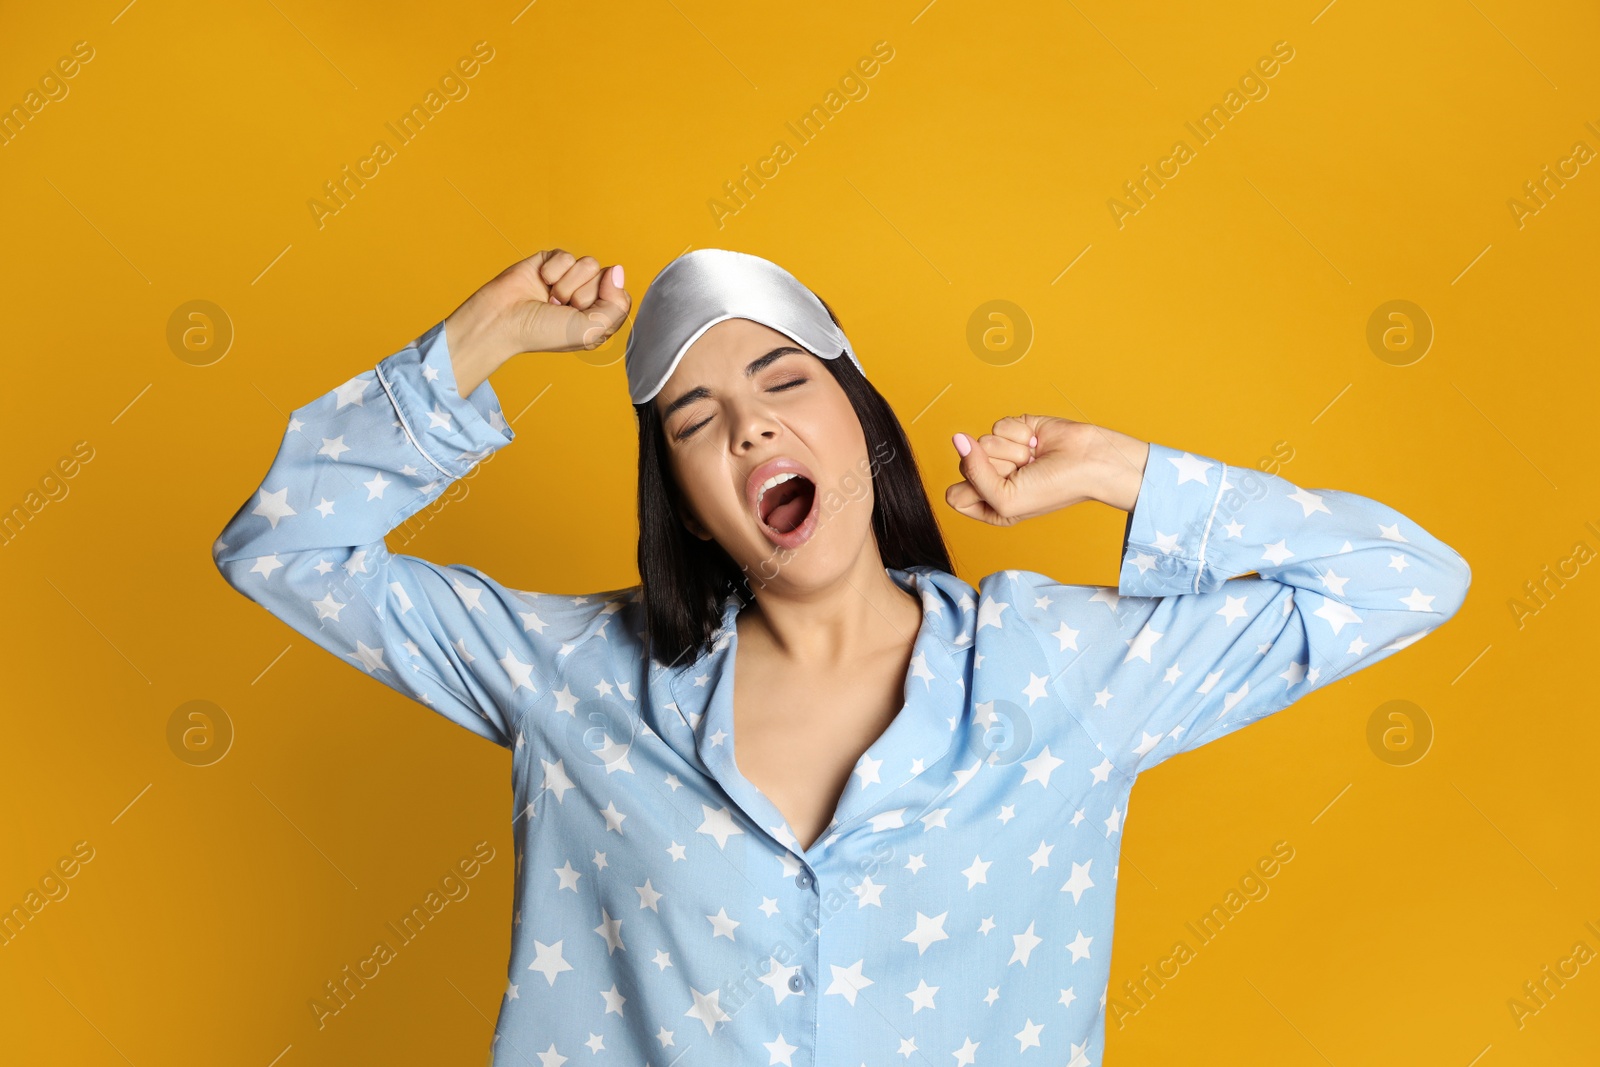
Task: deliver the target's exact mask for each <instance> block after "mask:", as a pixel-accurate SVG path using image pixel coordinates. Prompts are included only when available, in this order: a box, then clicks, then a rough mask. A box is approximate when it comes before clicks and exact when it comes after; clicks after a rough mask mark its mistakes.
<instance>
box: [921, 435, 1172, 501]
mask: <svg viewBox="0 0 1600 1067" xmlns="http://www.w3.org/2000/svg"><path fill="white" fill-rule="evenodd" d="M955 441H956V451H957V452H958V453H959V452H960V451H961V442H962V441H966V442H969V443H971V445H972V447H971V449H970V451H969V452H968V453H967V455H965V456H964V457H962V459H961V464H960V466H961V473H962V476H963V478H962V480H961V481H959V482H956V483H955V484H954V485H952V486H950V487H949V488H948V489H946V490H945V494H944V497H945V501H946V502H947V503H948V504H949V505H950V506H951V507H953V508H955V509H956V510H957V511H959V512H961V514H963V515H966V516H968V517H970V518H974V519H981V520H982V521H984V522H987V523H990V524H991V525H994V526H1012V525H1015V524H1016V523H1018V522H1021V521H1022V520H1023V519H1031V518H1034V517H1036V516H1039V515H1046V514H1049V513H1050V512H1052V511H1059V510H1060V509H1061V508H1065V507H1071V506H1072V505H1073V504H1077V503H1081V502H1082V501H1085V500H1099V501H1102V502H1103V503H1107V504H1111V505H1112V506H1114V507H1120V508H1122V509H1123V510H1124V511H1131V510H1132V509H1133V505H1134V502H1135V501H1136V500H1137V499H1138V495H1139V484H1140V482H1141V480H1142V478H1143V474H1144V463H1145V459H1146V457H1147V456H1148V455H1149V445H1148V443H1147V442H1144V441H1140V440H1138V439H1137V438H1134V437H1129V436H1128V435H1127V434H1124V433H1118V432H1117V431H1116V430H1111V429H1107V428H1106V427H1103V426H1096V425H1094V424H1093V423H1088V422H1074V421H1073V420H1071V419H1062V418H1057V417H1055V416H1052V415H1012V416H1007V417H1006V418H1003V419H1001V420H1000V421H999V422H997V423H995V424H994V432H993V433H986V434H984V435H983V436H981V437H979V438H978V439H977V440H976V441H973V439H972V438H971V437H969V436H968V435H966V434H957V435H956V438H955Z"/></svg>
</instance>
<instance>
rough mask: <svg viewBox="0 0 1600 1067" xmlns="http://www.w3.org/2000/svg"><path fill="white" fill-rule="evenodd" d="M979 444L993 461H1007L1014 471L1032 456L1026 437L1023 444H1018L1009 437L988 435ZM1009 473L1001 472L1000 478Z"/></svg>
mask: <svg viewBox="0 0 1600 1067" xmlns="http://www.w3.org/2000/svg"><path fill="white" fill-rule="evenodd" d="M995 425H997V426H998V425H999V423H996V424H995ZM978 442H979V443H980V444H982V445H983V450H984V451H985V452H987V453H989V457H990V458H991V459H994V460H1005V461H1006V462H1007V463H1009V464H1011V466H1012V468H1013V469H1014V468H1016V467H1020V466H1022V465H1023V464H1024V463H1026V462H1028V458H1029V456H1030V454H1031V453H1030V452H1029V451H1028V439H1027V438H1026V437H1024V438H1023V439H1022V440H1021V442H1017V441H1014V440H1012V439H1010V438H1008V437H1001V436H998V435H996V434H992V433H986V434H984V435H983V436H982V437H980V438H978ZM1009 473H1010V471H1001V472H1000V476H1001V477H1002V478H1003V477H1005V476H1006V475H1007V474H1009Z"/></svg>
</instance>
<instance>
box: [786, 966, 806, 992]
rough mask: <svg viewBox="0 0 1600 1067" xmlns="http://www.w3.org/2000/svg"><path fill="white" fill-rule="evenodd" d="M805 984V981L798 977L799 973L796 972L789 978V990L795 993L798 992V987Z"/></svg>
mask: <svg viewBox="0 0 1600 1067" xmlns="http://www.w3.org/2000/svg"><path fill="white" fill-rule="evenodd" d="M805 984H806V981H805V979H804V978H801V977H800V972H799V971H796V972H794V973H793V974H791V975H790V976H789V988H790V989H792V990H794V991H795V992H796V993H798V992H800V987H801V986H803V985H805Z"/></svg>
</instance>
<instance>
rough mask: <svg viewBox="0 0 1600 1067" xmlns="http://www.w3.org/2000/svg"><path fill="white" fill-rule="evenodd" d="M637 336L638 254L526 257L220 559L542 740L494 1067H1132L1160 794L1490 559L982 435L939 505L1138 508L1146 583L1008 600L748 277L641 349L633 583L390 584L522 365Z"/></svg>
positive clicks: (985, 510)
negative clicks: (1132, 883)
mask: <svg viewBox="0 0 1600 1067" xmlns="http://www.w3.org/2000/svg"><path fill="white" fill-rule="evenodd" d="M630 309H631V298H630V297H629V295H628V293H627V291H626V290H625V289H624V288H623V276H622V270H621V268H620V266H618V267H613V268H609V269H606V270H602V269H601V268H600V265H599V264H598V262H597V261H596V260H595V259H593V258H592V257H588V256H585V257H582V258H577V257H574V256H573V255H571V254H570V253H567V252H565V251H562V250H559V249H557V250H555V251H553V252H541V253H539V254H537V255H535V256H533V257H531V258H530V259H527V260H524V261H523V262H521V263H518V264H516V265H514V266H512V267H511V268H509V269H508V270H506V271H505V272H504V273H502V274H501V275H500V276H499V277H497V278H495V279H494V280H493V281H491V282H489V283H488V284H487V285H485V286H484V287H483V288H482V289H480V290H479V291H478V292H476V293H474V294H473V295H472V296H471V297H470V298H469V299H468V300H467V301H466V302H465V303H463V304H462V305H461V306H460V307H459V308H457V309H456V310H455V311H454V312H453V313H452V314H451V315H450V316H449V317H448V318H447V319H446V320H444V321H443V322H442V323H440V324H438V325H436V326H434V327H433V328H431V329H429V330H428V331H427V332H426V333H424V334H423V335H422V336H421V337H419V338H418V339H416V340H415V341H413V342H412V343H410V344H408V345H407V346H405V347H404V348H403V349H401V350H400V351H399V352H396V353H394V354H393V355H391V356H389V357H387V358H386V359H383V360H382V361H380V362H379V363H378V364H377V366H376V367H375V368H374V369H373V371H372V372H371V373H370V374H369V373H366V372H363V373H362V374H358V375H357V376H355V377H354V378H352V379H350V380H349V381H347V382H346V383H344V384H343V385H341V386H338V387H337V388H335V389H333V390H331V391H329V392H328V393H326V394H324V395H323V396H321V397H320V398H318V399H316V400H314V401H312V402H311V403H309V404H307V405H305V406H304V407H302V408H300V409H298V410H297V411H296V412H295V413H294V415H293V416H292V418H291V420H290V423H289V433H288V435H287V436H286V437H285V439H284V441H283V443H282V445H281V446H280V448H279V450H278V453H277V456H276V459H275V460H274V462H273V464H272V467H271V469H270V470H269V471H268V473H267V476H266V478H265V479H264V480H263V482H262V484H261V486H260V488H259V489H258V490H257V491H256V492H255V493H254V494H252V496H251V498H250V499H249V500H248V501H246V503H245V504H244V505H243V506H242V507H241V508H240V509H239V511H238V512H237V514H235V515H234V517H233V519H232V520H231V521H230V522H229V523H228V524H227V526H226V528H225V529H224V530H223V532H222V535H221V538H220V539H219V541H218V542H217V545H216V547H215V550H214V558H215V560H216V563H217V566H218V568H219V569H220V570H221V572H222V574H223V575H224V576H225V577H226V578H227V580H228V581H229V583H230V584H231V585H232V586H233V587H234V588H236V589H238V590H239V591H240V592H242V593H243V594H245V595H246V596H248V597H249V598H251V599H252V600H255V601H256V602H258V603H260V604H262V605H263V606H265V607H266V608H267V609H268V610H269V611H271V612H272V613H273V614H275V615H277V616H278V617H279V618H281V619H283V620H284V621H285V622H287V623H288V624H289V625H290V626H292V627H294V628H295V629H296V630H298V631H299V632H300V633H302V634H304V635H305V636H306V637H308V638H309V639H310V640H312V641H314V642H315V643H317V644H318V645H320V646H322V647H323V648H325V649H327V650H329V651H331V652H334V653H336V654H337V655H339V656H340V657H341V658H342V659H344V660H345V662H348V663H350V664H352V665H353V666H356V667H358V668H360V669H361V670H363V671H365V672H367V673H368V674H370V675H371V676H372V677H374V678H377V679H379V680H380V681H382V682H383V683H384V684H386V685H388V686H390V687H392V688H394V689H396V690H398V691H399V692H401V693H404V694H405V695H407V696H409V697H411V698H413V699H415V700H418V701H420V702H422V703H425V704H427V705H428V706H429V707H431V708H433V709H434V710H435V711H437V712H439V713H441V714H443V715H445V716H446V717H448V718H450V719H451V720H453V721H455V722H457V723H459V724H460V725H462V726H465V727H466V728H468V729H470V730H472V731H473V732H475V733H477V734H479V735H481V736H484V737H486V738H489V739H490V740H492V741H494V742H496V743H497V744H500V745H503V746H506V747H507V748H509V749H511V750H512V752H513V790H514V808H513V811H514V813H515V816H516V819H515V824H514V840H515V843H516V849H517V860H518V865H517V874H516V886H515V893H516V901H517V912H516V916H515V919H514V924H513V931H512V951H511V962H510V969H509V975H510V981H509V983H508V985H507V989H506V993H505V998H504V1000H503V1001H502V1005H501V1010H500V1018H499V1021H498V1024H497V1026H496V1037H495V1042H494V1049H493V1062H494V1063H496V1064H523V1063H527V1064H533V1063H540V1064H560V1063H564V1062H566V1061H567V1060H569V1059H572V1058H574V1057H579V1056H584V1054H585V1053H599V1052H601V1051H604V1052H606V1053H608V1054H609V1055H610V1057H612V1058H613V1060H614V1061H615V1062H627V1063H635V1064H645V1063H654V1064H658V1065H665V1064H668V1063H676V1064H683V1065H686V1067H687V1065H695V1064H708V1065H723V1064H755V1063H761V1064H770V1063H783V1064H790V1065H799V1064H808V1065H818V1067H834V1065H837V1067H853V1065H855V1064H858V1063H862V1062H867V1063H873V1064H886V1063H890V1062H896V1063H899V1062H906V1061H907V1060H909V1058H910V1057H911V1056H912V1054H913V1053H920V1054H921V1057H922V1059H923V1060H924V1061H926V1062H931V1063H949V1062H950V1059H949V1057H951V1056H952V1055H953V1056H954V1058H955V1063H956V1064H958V1065H959V1064H978V1063H991V1064H993V1063H1004V1062H1010V1061H1011V1060H1012V1058H1013V1057H1015V1056H1016V1055H1018V1054H1020V1053H1025V1052H1027V1051H1028V1050H1029V1049H1037V1050H1038V1054H1036V1055H1035V1057H1034V1058H1035V1059H1039V1060H1040V1062H1045V1061H1048V1062H1052V1063H1066V1064H1075V1065H1084V1064H1098V1063H1099V1062H1100V1056H1101V1051H1102V1049H1103V1045H1104V1031H1105V1021H1104V1020H1105V1012H1106V999H1107V982H1108V975H1109V968H1110V948H1111V939H1112V919H1113V904H1114V900H1115V893H1116V866H1117V854H1118V848H1119V844H1120V831H1121V829H1122V820H1123V818H1124V816H1125V814H1126V811H1127V804H1128V798H1129V793H1130V790H1131V788H1132V785H1133V782H1134V779H1135V776H1136V775H1137V774H1139V773H1140V772H1141V771H1144V770H1147V769H1148V768H1150V767H1153V766H1155V765H1157V764H1159V763H1161V762H1162V761H1163V760H1165V759H1167V758H1168V757H1170V756H1173V755H1175V754H1177V753H1179V752H1183V751H1187V750H1190V749H1193V748H1196V747H1198V746H1200V745H1202V744H1204V743H1206V742H1207V741H1211V740H1215V739H1216V738H1219V737H1223V736H1225V735H1227V734H1229V733H1232V732H1233V731H1234V730H1237V729H1239V728H1240V727H1242V726H1245V725H1247V724H1248V723H1251V722H1255V721H1257V720H1259V719H1261V718H1263V717H1264V716H1266V715H1268V714H1271V713H1272V712H1274V711H1277V710H1280V709H1282V708H1285V707H1287V706H1289V705H1290V704H1291V703H1293V702H1294V701H1296V700H1298V699H1299V698H1300V697H1302V696H1304V695H1305V694H1306V693H1308V692H1310V691H1312V690H1313V689H1317V688H1320V687H1322V686H1325V685H1328V684H1329V683H1331V682H1333V681H1334V680H1335V679H1337V678H1342V677H1345V676H1347V675H1349V674H1350V673H1351V672H1353V671H1356V670H1359V669H1361V668H1363V667H1365V666H1368V665H1370V664H1372V663H1374V662H1376V661H1378V660H1380V659H1383V658H1386V657H1387V656H1388V655H1389V654H1390V653H1392V652H1393V651H1395V650H1398V649H1400V648H1403V647H1405V646H1406V645H1407V644H1410V643H1411V642H1412V641H1415V640H1416V639H1417V638H1419V637H1421V636H1423V635H1424V634H1426V633H1428V632H1430V631H1431V630H1433V629H1434V628H1436V627H1437V626H1439V625H1440V624H1441V623H1443V622H1444V621H1445V620H1446V619H1448V618H1450V617H1451V616H1452V615H1454V614H1455V612H1456V611H1457V610H1458V609H1459V607H1460V606H1461V603H1462V601H1463V599H1464V598H1465V596H1466V592H1467V588H1468V585H1469V582H1470V580H1471V572H1470V570H1469V568H1468V566H1467V564H1466V562H1465V561H1464V560H1463V559H1462V558H1461V557H1460V556H1459V555H1458V554H1457V553H1456V552H1455V551H1454V550H1452V549H1451V548H1450V547H1449V546H1448V545H1445V544H1444V543H1442V542H1441V541H1439V540H1438V539H1436V538H1435V537H1433V536H1432V535H1430V534H1429V533H1428V532H1427V531H1425V530H1424V529H1422V527H1420V526H1418V525H1417V524H1416V523H1415V522H1413V521H1411V520H1410V519H1408V518H1407V517H1406V516H1404V515H1402V514H1400V513H1399V512H1397V511H1394V510H1393V509H1391V508H1389V507H1387V506H1385V505H1383V504H1380V503H1378V502H1376V501H1373V500H1370V499H1367V498H1365V497H1362V496H1358V495H1356V494H1353V493H1349V492H1343V491H1339V490H1332V489H1318V490H1314V491H1309V490H1305V489H1301V488H1299V487H1298V486H1296V485H1293V484H1291V483H1290V482H1288V481H1286V480H1284V479H1283V478H1281V477H1278V476H1275V475H1270V474H1265V473H1262V472H1260V471H1257V470H1254V469H1251V468H1242V467H1235V466H1232V465H1229V464H1227V463H1225V462H1223V461H1222V460H1219V459H1214V458H1211V457H1208V456H1204V455H1200V454H1196V453H1192V452H1186V451H1182V450H1178V449H1174V448H1169V447H1167V446H1165V445H1161V444H1157V443H1153V442H1145V441H1140V440H1137V439H1135V438H1133V437H1129V436H1128V435H1126V434H1121V433H1118V432H1116V431H1114V430H1111V429H1109V428H1106V427H1100V426H1094V425H1090V424H1086V423H1078V422H1072V421H1069V420H1066V419H1060V418H1052V417H1048V416H1040V415H1021V416H1016V417H1011V418H1004V419H1001V420H1000V421H999V422H997V423H996V424H995V426H994V431H993V432H992V433H989V434H984V435H982V436H981V437H979V438H977V439H976V440H973V439H971V438H968V437H966V436H965V435H962V434H957V435H956V437H955V440H954V444H955V447H956V450H957V453H958V459H959V468H960V473H961V480H960V481H958V482H956V483H955V484H954V485H952V486H950V487H949V489H948V490H947V491H946V493H945V500H946V502H947V503H948V504H949V505H950V506H951V507H952V508H954V509H955V510H956V511H959V512H961V513H962V514H964V515H968V516H970V517H973V518H976V519H980V520H983V521H985V522H989V523H993V524H995V525H1002V526H1003V525H1010V524H1013V523H1015V522H1018V521H1020V520H1022V519H1026V518H1029V517H1032V516H1036V515H1042V514H1045V513H1047V512H1049V511H1053V510H1056V509H1058V508H1062V507H1069V506H1071V505H1073V504H1075V503H1078V502H1080V501H1083V500H1099V501H1102V502H1104V503H1107V504H1110V505H1112V506H1114V507H1118V508H1121V509H1123V510H1126V511H1129V512H1130V514H1129V518H1128V524H1127V527H1126V531H1125V536H1124V544H1123V546H1122V564H1121V570H1120V573H1119V576H1118V585H1117V586H1116V587H1115V588H1108V587H1097V586H1085V585H1066V584H1060V583H1058V582H1056V581H1054V580H1052V579H1051V578H1049V577H1047V576H1045V575H1043V574H1038V573H1034V572H1031V571H1018V570H1008V571H1002V572H999V573H996V574H991V575H989V576H987V577H985V578H983V579H982V580H981V581H980V582H979V583H978V585H977V586H976V587H973V586H971V585H969V584H967V583H966V582H964V581H962V580H961V579H959V578H957V577H955V576H954V575H953V574H952V573H951V567H950V562H949V557H948V555H947V553H946V551H945V548H944V545H943V541H942V539H941V537H940V534H939V529H938V525H937V523H936V521H935V519H934V516H933V510H932V508H931V507H930V506H929V504H928V501H927V498H926V496H925V494H924V493H923V490H922V487H921V480H920V477H919V476H918V474H917V468H916V465H915V462H914V460H913V458H912V455H911V451H910V448H909V446H908V444H907V442H906V438H905V435H904V433H903V432H902V430H901V428H900V425H899V423H898V422H897V420H896V419H895V417H894V415H893V413H892V412H891V411H890V409H889V407H888V406H887V404H886V403H885V402H884V400H883V398H882V397H881V396H880V395H879V394H878V393H877V391H876V390H875V389H873V388H872V386H871V385H869V384H868V383H867V381H866V379H865V377H864V376H863V374H862V368H861V364H860V362H859V360H858V358H857V356H856V354H855V351H854V349H853V348H852V347H851V346H850V344H849V341H848V339H847V338H846V337H845V335H844V333H843V331H842V329H841V328H840V327H839V324H838V321H837V319H835V318H834V317H833V314H832V312H831V310H829V309H828V308H827V307H826V305H825V304H823V303H822V302H821V301H820V299H819V298H817V297H816V296H815V295H814V294H812V293H811V292H810V290H808V289H806V288H805V287H804V286H803V285H801V284H800V283H799V282H798V281H797V280H796V279H794V278H793V276H792V275H790V274H789V273H788V272H787V271H784V270H783V269H782V268H780V267H778V266H777V265H776V264H773V263H770V262H769V261H767V260H764V259H760V258H759V257H754V256H747V255H744V254H743V253H737V252H729V251H724V250H719V249H701V250H697V251H694V252H690V253H688V254H686V255H684V256H681V257H679V258H678V259H677V260H675V261H674V262H673V263H672V264H670V265H669V266H668V267H667V268H666V269H664V270H663V271H662V273H661V275H659V276H658V277H657V278H656V280H655V281H654V282H653V283H652V285H651V287H650V289H649V290H648V291H647V292H646V294H645V296H644V298H643V300H642V301H641V305H640V311H639V315H638V316H637V321H636V323H635V326H634V328H633V331H632V333H631V334H630V337H629V342H628V350H627V371H628V380H629V390H630V394H631V397H632V399H633V400H634V402H635V413H636V415H637V417H638V428H639V522H640V531H641V532H640V542H639V557H638V565H639V573H640V577H641V581H640V583H639V584H637V585H633V586H630V587H628V588H623V589H614V590H608V591H604V592H600V593H592V594H589V595H587V596H573V595H566V594H555V593H532V592H524V591H521V590H514V589H509V588H507V587H505V586H503V585H501V584H500V583H498V582H496V581H495V580H494V579H493V578H491V577H489V576H488V575H486V574H484V573H483V572H481V571H479V570H477V569H475V568H473V567H469V566H464V565H459V564H452V565H447V566H445V565H438V564H434V563H430V562H428V561H426V560H423V559H418V558H415V557H411V556H405V555H394V554H391V553H390V552H389V551H388V550H387V548H386V547H385V543H384V534H385V533H386V532H387V531H389V530H391V529H393V528H395V527H396V526H398V525H400V524H401V523H403V522H405V521H406V520H407V519H408V518H410V517H411V516H412V515H414V514H415V513H416V512H417V511H419V510H420V509H421V508H422V507H424V506H426V505H427V504H429V503H431V502H432V501H433V500H435V499H436V498H438V497H439V496H440V495H441V494H443V493H444V492H445V491H446V490H447V489H448V488H449V486H450V485H451V484H452V483H453V482H454V481H455V480H456V479H458V478H460V477H462V476H463V475H464V474H466V473H467V472H468V471H470V470H471V469H472V467H473V466H474V465H475V464H476V463H477V462H479V461H480V460H482V459H483V458H485V457H487V456H488V455H490V454H491V453H493V452H494V451H496V450H498V449H500V448H503V447H504V446H506V445H507V444H509V443H510V442H511V441H512V440H513V439H514V436H515V435H514V433H513V431H512V429H511V428H510V427H509V426H508V425H507V424H506V421H505V419H504V417H503V414H502V410H501V406H500V403H499V398H498V397H497V395H496V394H495V392H494V390H493V388H492V387H491V386H490V385H489V384H488V378H489V375H490V374H491V373H492V372H493V371H494V370H495V369H496V368H497V367H499V366H500V365H502V364H503V363H504V362H505V361H506V360H508V359H510V358H511V357H512V356H514V355H517V354H519V353H524V352H543V351H551V352H566V351H575V350H577V349H580V348H582V349H590V348H593V347H595V346H596V345H598V344H599V343H601V342H603V341H604V340H605V339H606V338H608V337H610V336H611V335H612V334H613V333H614V332H615V331H616V329H617V328H618V327H619V326H620V325H621V324H622V322H623V320H624V319H625V318H626V317H627V316H628V313H629V311H630ZM547 513H548V514H549V515H550V516H551V517H552V518H553V517H556V516H565V517H566V519H567V521H568V522H569V523H571V524H573V525H575V524H577V523H578V522H581V510H580V508H579V506H578V505H577V502H565V503H561V504H559V505H555V504H553V505H552V506H551V507H549V509H548V511H547ZM1239 575H1244V576H1242V577H1238V576H1239ZM736 738H737V760H736V759H735V739H736ZM312 1010H313V1012H314V1013H317V1012H318V1008H317V1007H316V1006H315V1004H314V1005H313V1008H312ZM326 1010H329V1009H328V1008H327V1007H326V1006H324V1007H323V1009H322V1011H326ZM319 1017H320V1013H319ZM584 1058H585V1059H587V1056H584ZM1024 1062H1026V1061H1024Z"/></svg>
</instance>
